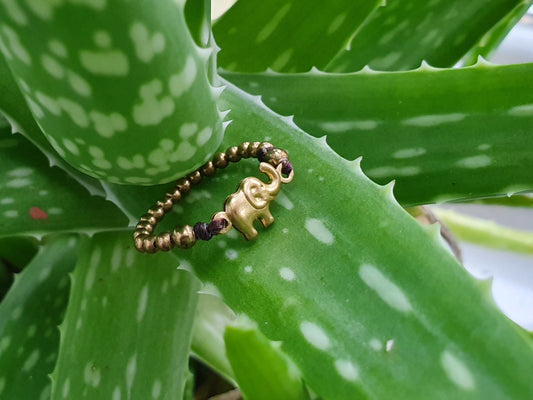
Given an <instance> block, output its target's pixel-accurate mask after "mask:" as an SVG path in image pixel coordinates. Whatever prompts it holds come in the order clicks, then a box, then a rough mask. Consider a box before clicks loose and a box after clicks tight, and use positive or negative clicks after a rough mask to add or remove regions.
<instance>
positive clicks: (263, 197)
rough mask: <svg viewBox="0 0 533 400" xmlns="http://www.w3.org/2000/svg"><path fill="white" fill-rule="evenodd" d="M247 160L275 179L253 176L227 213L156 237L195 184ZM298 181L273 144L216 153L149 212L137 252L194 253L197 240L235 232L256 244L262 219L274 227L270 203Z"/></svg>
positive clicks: (138, 232) (137, 235)
mask: <svg viewBox="0 0 533 400" xmlns="http://www.w3.org/2000/svg"><path fill="white" fill-rule="evenodd" d="M243 158H257V159H258V160H259V162H260V165H259V170H260V171H261V172H263V173H265V174H266V175H267V176H268V177H269V178H270V182H268V183H264V182H262V181H260V180H259V179H257V178H255V177H247V178H245V179H243V180H242V181H241V183H240V184H239V187H238V189H237V191H236V192H235V193H233V194H231V195H230V196H228V197H227V198H226V201H225V202H224V211H220V212H217V213H216V214H215V215H213V217H212V218H211V221H210V222H209V223H204V222H198V223H196V224H195V225H194V226H190V225H185V226H183V227H176V228H174V230H172V232H163V233H159V234H157V235H156V234H154V230H155V228H156V225H157V224H158V222H160V221H161V220H162V219H163V217H164V216H165V214H166V213H167V212H169V211H170V210H171V209H172V206H173V205H174V203H177V202H179V201H180V200H181V198H182V197H183V196H184V195H186V194H187V193H189V192H190V191H191V187H192V185H196V184H198V183H200V182H201V181H202V180H203V178H204V177H209V176H213V175H214V174H215V173H216V170H217V169H223V168H226V167H227V166H228V165H229V163H230V162H233V163H236V162H239V161H240V160H241V159H243ZM293 177H294V171H293V168H292V164H291V163H290V162H289V155H288V154H287V152H286V151H285V150H282V149H278V148H275V147H274V146H273V145H272V144H270V143H268V142H244V143H241V144H240V145H239V146H232V147H229V148H228V149H227V150H226V152H224V153H216V154H215V155H214V156H213V159H212V161H208V162H206V163H205V164H204V165H202V166H201V167H200V168H198V169H197V170H196V171H194V172H191V173H190V174H188V175H187V176H185V177H183V178H181V179H179V180H178V181H176V185H175V186H174V188H173V189H172V190H171V191H169V192H167V193H166V194H165V197H163V198H162V199H161V200H159V201H158V202H157V204H156V205H155V206H153V207H151V208H149V209H148V211H147V212H146V214H144V215H143V216H142V217H141V219H140V220H139V222H138V223H137V226H136V227H135V231H134V232H133V242H134V244H135V248H136V249H137V250H138V251H140V252H141V253H145V252H146V253H156V252H158V251H169V250H171V249H173V248H175V247H179V248H181V249H189V248H191V247H192V246H194V244H195V243H196V241H198V240H210V239H211V238H212V237H213V236H215V235H222V234H226V233H228V232H229V230H230V229H231V228H232V227H234V228H235V229H237V230H238V231H239V232H240V233H241V234H242V235H243V236H244V238H245V239H246V240H251V239H254V238H255V237H256V236H257V231H256V230H255V228H254V227H253V222H254V221H255V220H256V219H258V220H259V221H260V222H261V224H262V225H263V226H264V227H267V226H269V225H270V224H271V223H272V222H274V217H272V214H270V210H269V205H270V202H271V201H273V200H274V199H275V198H276V196H277V194H278V193H279V191H280V188H281V184H282V183H289V182H291V181H292V179H293Z"/></svg>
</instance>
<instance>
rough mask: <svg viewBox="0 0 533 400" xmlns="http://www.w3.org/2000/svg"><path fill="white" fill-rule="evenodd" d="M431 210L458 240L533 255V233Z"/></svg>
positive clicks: (463, 215) (445, 211) (436, 209)
mask: <svg viewBox="0 0 533 400" xmlns="http://www.w3.org/2000/svg"><path fill="white" fill-rule="evenodd" d="M432 210H433V212H435V214H436V215H437V216H438V217H439V219H440V220H441V221H442V222H443V223H444V224H445V225H446V226H447V227H448V228H449V229H450V230H451V232H452V233H453V235H454V236H455V237H456V238H457V239H459V240H464V241H466V242H470V243H475V244H479V245H482V246H486V247H490V248H493V249H500V250H507V251H516V252H518V253H526V254H533V232H527V231H519V230H516V229H511V228H508V227H505V226H503V225H501V224H498V223H496V222H493V221H487V220H485V219H482V218H476V217H472V216H469V215H466V214H462V213H459V212H457V211H454V210H448V209H443V208H433V209H432Z"/></svg>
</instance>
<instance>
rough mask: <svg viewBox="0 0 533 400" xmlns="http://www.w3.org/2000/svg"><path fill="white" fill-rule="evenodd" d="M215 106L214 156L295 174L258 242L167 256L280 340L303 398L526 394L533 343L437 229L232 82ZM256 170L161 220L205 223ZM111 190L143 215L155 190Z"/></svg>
mask: <svg viewBox="0 0 533 400" xmlns="http://www.w3.org/2000/svg"><path fill="white" fill-rule="evenodd" d="M221 99H222V101H223V103H222V105H223V106H225V108H231V109H232V110H233V111H232V112H231V113H230V115H229V116H230V117H231V118H232V119H233V123H232V124H230V125H229V127H228V129H227V135H226V137H225V139H224V145H234V144H236V143H239V142H241V141H243V140H263V139H269V140H271V141H272V142H273V143H275V144H276V145H277V146H279V147H282V148H285V149H287V150H289V152H290V155H291V161H292V162H293V163H294V166H295V173H296V175H295V178H294V181H293V182H291V184H289V185H286V186H285V187H283V190H282V193H281V194H280V196H279V197H278V200H277V201H276V202H274V203H273V204H272V207H271V210H272V213H273V215H274V216H275V218H276V221H275V223H274V224H273V225H272V226H271V227H270V228H269V229H266V230H264V231H262V232H260V237H259V238H258V239H257V241H255V242H246V241H245V240H243V239H242V238H241V237H239V236H238V235H236V234H235V233H233V234H231V235H227V236H226V237H223V238H220V237H216V238H214V239H213V240H212V241H211V242H209V243H198V244H197V245H196V246H195V247H194V248H193V249H191V250H188V251H176V252H175V254H176V255H177V256H178V258H179V259H180V260H181V261H184V260H186V261H188V263H189V264H190V265H191V266H192V268H193V269H194V270H195V271H196V273H197V274H198V275H199V276H200V278H201V279H202V280H204V281H205V282H210V283H211V284H212V285H211V286H214V287H216V288H218V290H219V291H220V293H221V295H222V296H223V298H224V300H225V301H226V302H227V304H228V305H229V306H230V307H231V308H232V309H233V310H234V311H235V312H237V313H239V314H245V315H247V316H248V317H249V318H250V319H251V320H253V321H255V322H256V323H257V326H258V327H259V329H261V331H262V332H263V333H264V334H265V335H266V336H267V337H268V338H269V339H270V340H274V341H281V342H282V349H283V350H284V352H285V353H286V354H288V355H289V356H290V357H291V359H292V360H293V361H294V362H295V363H296V365H297V366H298V368H299V369H300V370H301V372H302V375H303V377H304V379H305V381H306V382H307V383H308V384H309V385H310V387H311V388H312V389H313V391H315V392H316V393H317V394H318V395H320V396H321V397H323V398H324V399H335V400H339V399H353V398H354V397H355V396H358V395H359V396H361V397H368V398H410V399H416V398H446V399H447V398H463V399H470V398H480V399H481V398H483V399H489V398H494V399H499V398H505V397H509V398H527V397H528V396H532V395H533V386H532V385H531V384H530V376H529V372H528V371H529V370H531V368H533V349H532V347H531V343H530V338H529V337H528V336H526V335H525V334H524V333H523V332H522V331H521V330H519V329H518V328H517V327H516V326H514V325H513V324H512V323H511V322H510V321H508V320H507V319H506V318H505V317H504V316H503V315H502V314H501V313H500V312H499V311H498V310H497V309H496V308H495V306H494V304H493V302H492V299H491V298H490V295H489V294H488V292H487V290H486V289H484V287H485V286H484V285H482V284H480V283H479V282H476V281H474V280H473V279H472V278H471V277H470V276H469V275H468V274H467V273H466V272H465V271H464V269H462V268H461V267H460V266H459V265H458V264H457V262H456V261H455V260H454V259H453V258H452V257H451V256H450V255H449V253H448V252H447V251H446V250H445V249H444V248H442V247H441V244H440V243H441V242H440V239H439V230H438V228H437V227H432V228H423V227H421V226H420V225H419V224H418V223H417V222H416V221H415V220H413V219H412V218H411V217H410V216H409V215H408V214H407V213H406V212H405V211H404V210H403V209H402V208H401V207H399V205H398V204H397V203H395V201H394V199H393V198H392V195H391V186H385V187H381V186H378V185H376V184H374V183H372V182H371V181H370V180H368V179H367V178H366V177H365V176H364V175H363V174H362V173H361V170H360V169H359V164H358V162H356V161H351V162H350V161H346V160H343V159H341V158H340V157H338V156H337V155H336V154H335V153H334V152H333V151H331V149H330V148H329V147H328V146H327V145H326V144H325V143H324V141H323V140H318V139H313V138H311V137H309V136H307V135H306V134H305V133H304V132H302V131H301V130H299V129H298V128H297V127H296V126H295V125H294V124H292V123H291V120H290V119H287V118H280V117H279V116H277V115H276V114H274V113H272V112H271V111H269V110H268V109H267V108H266V107H264V105H262V103H261V102H260V101H259V100H258V99H257V98H252V97H250V96H247V95H245V94H244V93H242V92H240V91H239V90H238V89H236V88H235V87H234V86H233V85H231V84H229V83H228V85H227V89H226V91H225V92H224V93H223V95H222V97H221ZM256 167H257V163H256V162H254V161H253V160H248V161H241V162H240V163H239V164H238V165H233V166H231V167H228V169H227V170H226V171H224V172H223V173H221V174H220V175H219V176H217V177H214V178H212V179H210V180H209V182H205V183H203V184H202V185H203V186H202V187H199V188H195V189H194V190H193V191H192V193H191V196H189V198H188V199H189V200H187V198H186V200H185V201H184V202H183V204H180V205H179V206H178V207H176V208H177V213H174V215H172V214H171V215H169V216H168V218H167V220H165V221H163V222H166V224H167V226H172V225H174V224H185V223H189V224H190V223H194V222H195V221H197V220H207V219H208V218H209V217H210V216H211V215H212V214H213V213H214V212H215V211H218V208H219V207H220V205H221V203H222V201H223V198H224V197H225V195H227V194H229V193H231V190H232V189H233V188H234V187H235V185H236V184H237V182H238V181H239V180H240V179H242V178H243V177H244V176H247V175H250V173H251V172H252V170H255V169H256ZM107 189H108V190H109V191H110V193H112V195H113V196H115V197H116V198H117V199H120V200H121V202H122V206H123V207H124V208H125V209H128V210H129V212H130V213H132V214H138V215H139V216H140V215H141V214H142V213H143V212H145V210H146V208H148V207H149V206H150V205H151V204H152V203H153V202H154V201H155V200H156V199H157V198H158V197H160V196H161V194H162V193H163V190H164V189H165V188H164V187H155V188H145V189H143V190H139V189H138V188H131V187H130V188H128V187H122V186H120V187H117V186H115V187H112V186H111V185H109V186H108V187H107ZM149 190H150V191H151V193H150V192H149ZM200 200H201V201H200ZM142 202H145V204H144V207H143V205H142V204H141V203H142ZM163 225H164V224H163ZM457 310H461V312H460V313H458V312H457ZM383 382H387V384H386V385H384V384H383Z"/></svg>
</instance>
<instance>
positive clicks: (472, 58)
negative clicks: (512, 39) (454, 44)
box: [463, 0, 533, 65]
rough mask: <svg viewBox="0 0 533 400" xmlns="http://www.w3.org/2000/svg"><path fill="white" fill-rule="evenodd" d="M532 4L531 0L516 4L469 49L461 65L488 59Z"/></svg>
mask: <svg viewBox="0 0 533 400" xmlns="http://www.w3.org/2000/svg"><path fill="white" fill-rule="evenodd" d="M532 4H533V1H532V0H526V1H522V2H521V3H518V4H517V5H516V6H515V8H514V9H513V10H511V11H510V12H509V13H508V14H507V15H506V16H505V17H504V18H502V19H501V20H500V21H499V22H498V23H497V24H496V25H494V26H493V27H492V29H491V30H490V31H488V32H487V33H486V34H485V35H483V37H482V38H481V39H480V40H479V42H478V43H477V44H476V46H474V47H473V48H471V49H470V51H469V52H468V54H467V55H466V56H465V57H463V65H473V64H475V63H476V62H477V60H478V57H479V56H482V57H484V58H487V59H488V58H489V57H490V56H491V54H492V53H493V52H494V51H495V50H496V49H497V48H498V46H499V45H500V43H501V42H502V41H503V39H505V37H506V36H507V34H508V33H509V32H510V31H511V29H513V27H514V26H515V25H516V24H517V23H518V22H519V21H520V19H521V18H522V17H523V16H524V14H525V13H526V12H527V10H528V9H529V7H531V5H532Z"/></svg>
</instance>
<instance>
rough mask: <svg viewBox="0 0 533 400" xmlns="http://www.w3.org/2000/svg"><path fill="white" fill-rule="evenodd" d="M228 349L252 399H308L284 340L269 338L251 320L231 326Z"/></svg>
mask: <svg viewBox="0 0 533 400" xmlns="http://www.w3.org/2000/svg"><path fill="white" fill-rule="evenodd" d="M224 340H225V342H226V352H227V354H228V358H229V360H230V362H231V366H232V368H233V371H234V373H235V378H236V380H237V383H238V385H239V389H240V390H241V392H242V393H243V396H244V398H246V399H249V400H263V399H264V400H271V399H284V400H302V399H308V398H309V397H308V396H307V393H306V391H305V389H304V385H303V383H302V379H301V377H300V373H299V371H298V369H297V368H296V367H295V365H294V364H293V363H292V362H291V361H290V360H289V359H288V358H287V356H286V355H284V354H283V353H282V352H281V351H280V349H279V345H280V343H273V342H270V341H269V340H268V339H266V338H265V337H264V336H263V335H262V334H261V333H259V331H258V330H257V327H254V326H253V324H251V323H250V322H249V321H248V322H247V323H243V322H242V321H241V322H240V323H239V324H237V325H236V326H228V327H227V328H226V331H225V332H224Z"/></svg>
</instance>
